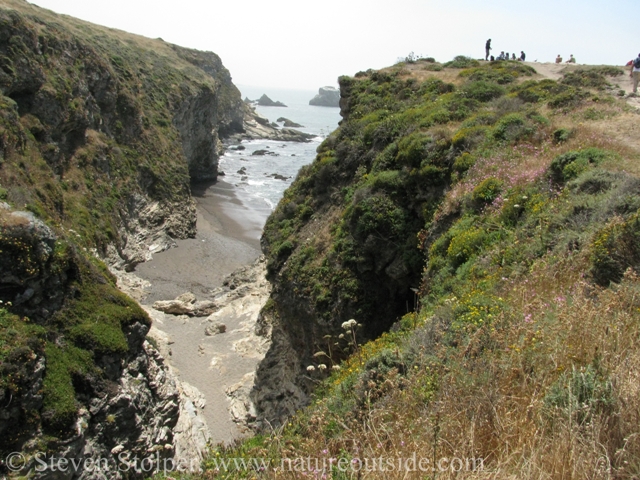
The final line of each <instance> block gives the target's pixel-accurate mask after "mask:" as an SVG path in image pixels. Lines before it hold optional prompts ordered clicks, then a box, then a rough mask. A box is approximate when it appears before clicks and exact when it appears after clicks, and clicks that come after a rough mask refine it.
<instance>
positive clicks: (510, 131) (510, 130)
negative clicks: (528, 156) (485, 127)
mask: <svg viewBox="0 0 640 480" xmlns="http://www.w3.org/2000/svg"><path fill="white" fill-rule="evenodd" d="M530 133H531V129H530V128H527V126H526V121H525V118H524V117H523V116H522V115H521V114H519V113H510V114H508V115H505V116H504V117H502V118H501V119H500V120H499V121H498V123H496V125H495V127H494V128H493V138H495V139H496V140H500V141H514V140H519V139H522V138H523V137H525V136H527V135H528V134H530Z"/></svg>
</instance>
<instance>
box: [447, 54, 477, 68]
mask: <svg viewBox="0 0 640 480" xmlns="http://www.w3.org/2000/svg"><path fill="white" fill-rule="evenodd" d="M479 65H480V62H478V61H477V60H474V59H473V58H471V57H465V56H464V55H457V56H456V57H454V59H453V60H451V61H450V62H447V63H445V64H444V66H445V67H447V68H469V67H478V66H479Z"/></svg>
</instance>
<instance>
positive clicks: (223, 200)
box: [136, 181, 271, 304]
mask: <svg viewBox="0 0 640 480" xmlns="http://www.w3.org/2000/svg"><path fill="white" fill-rule="evenodd" d="M192 193H193V197H194V199H195V201H196V208H197V211H198V219H197V229H198V231H197V234H196V237H195V238H190V239H187V240H178V241H177V244H178V248H172V249H169V250H167V251H164V252H160V253H157V254H154V256H153V259H152V260H151V261H149V262H145V263H142V264H140V265H138V266H137V267H136V274H137V275H138V276H139V277H141V278H144V279H145V280H148V281H149V282H151V285H152V287H151V289H149V294H148V296H147V297H146V298H145V302H144V303H149V304H151V303H153V302H155V301H156V300H170V299H173V298H175V297H176V296H178V295H180V294H182V293H185V292H192V293H194V294H195V295H196V296H197V297H198V299H199V300H200V299H201V297H203V298H202V299H204V296H206V295H208V294H209V293H210V292H211V290H212V289H213V288H215V287H216V286H219V285H220V283H221V281H222V279H223V278H224V277H226V276H227V275H229V274H230V273H231V272H233V271H234V270H236V269H237V268H239V267H241V266H243V265H248V264H250V263H252V262H253V261H254V260H255V259H256V258H258V256H260V253H261V252H260V236H261V234H262V227H263V226H264V223H265V221H266V219H267V217H268V216H269V214H270V213H271V210H270V209H269V207H268V206H267V205H266V204H262V203H261V202H257V201H254V202H250V201H249V200H248V199H242V200H240V199H239V198H238V196H237V195H236V193H235V187H234V186H233V185H230V184H228V183H225V182H221V181H219V182H217V183H215V184H213V185H210V186H197V187H195V188H194V189H193V192H192Z"/></svg>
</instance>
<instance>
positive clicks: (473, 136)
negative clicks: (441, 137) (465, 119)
mask: <svg viewBox="0 0 640 480" xmlns="http://www.w3.org/2000/svg"><path fill="white" fill-rule="evenodd" d="M488 131H489V128H488V127H485V126H476V127H470V128H461V129H460V130H458V131H457V132H456V134H455V135H454V136H453V138H452V139H451V145H453V147H454V148H456V149H458V150H462V149H464V150H473V149H474V148H476V147H477V146H479V145H481V144H482V142H484V141H485V139H486V138H487V132H488Z"/></svg>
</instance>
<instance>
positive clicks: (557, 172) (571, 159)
mask: <svg viewBox="0 0 640 480" xmlns="http://www.w3.org/2000/svg"><path fill="white" fill-rule="evenodd" d="M607 157H608V154H607V152H605V151H604V150H601V149H599V148H586V149H584V150H578V151H571V152H567V153H563V154H562V155H559V156H557V157H556V158H554V159H553V161H552V162H551V165H550V166H549V169H550V172H551V176H552V178H553V179H554V180H556V181H558V182H566V181H568V180H571V179H572V178H576V177H577V176H578V175H580V174H581V173H582V172H584V171H586V170H587V169H588V168H589V167H590V166H592V165H598V164H599V163H601V162H602V161H603V160H605V159H606V158H607Z"/></svg>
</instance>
